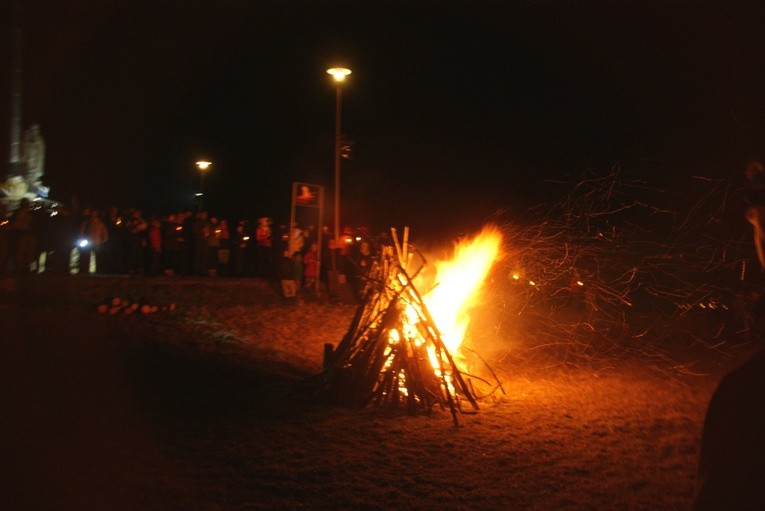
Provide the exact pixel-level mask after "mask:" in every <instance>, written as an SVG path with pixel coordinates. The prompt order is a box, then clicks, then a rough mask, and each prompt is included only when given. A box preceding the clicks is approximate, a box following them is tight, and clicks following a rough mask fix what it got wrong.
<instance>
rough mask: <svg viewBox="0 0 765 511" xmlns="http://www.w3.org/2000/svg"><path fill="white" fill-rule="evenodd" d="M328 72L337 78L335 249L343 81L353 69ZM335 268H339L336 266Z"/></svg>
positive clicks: (338, 230) (338, 224) (338, 69)
mask: <svg viewBox="0 0 765 511" xmlns="http://www.w3.org/2000/svg"><path fill="white" fill-rule="evenodd" d="M327 74H330V75H332V78H334V79H335V83H336V84H337V87H336V89H335V90H336V94H335V249H338V248H340V150H341V146H342V143H343V135H342V132H341V129H340V127H341V117H342V116H341V113H342V103H343V101H342V99H343V88H342V83H343V82H344V81H345V77H346V76H348V75H349V74H351V70H350V69H347V68H344V67H333V68H331V69H327ZM332 260H333V266H334V265H336V264H337V263H336V262H334V261H335V260H336V258H333V259H332ZM333 269H337V268H336V267H334V268H333Z"/></svg>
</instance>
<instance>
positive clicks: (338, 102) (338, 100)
mask: <svg viewBox="0 0 765 511" xmlns="http://www.w3.org/2000/svg"><path fill="white" fill-rule="evenodd" d="M336 90H337V93H336V96H335V249H339V248H340V147H341V145H342V138H343V135H342V129H341V116H342V103H343V92H342V87H340V85H338V86H337V89H336Z"/></svg>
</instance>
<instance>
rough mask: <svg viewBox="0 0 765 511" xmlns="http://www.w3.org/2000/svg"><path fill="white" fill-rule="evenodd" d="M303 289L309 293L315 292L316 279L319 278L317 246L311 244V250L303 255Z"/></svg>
mask: <svg viewBox="0 0 765 511" xmlns="http://www.w3.org/2000/svg"><path fill="white" fill-rule="evenodd" d="M303 277H304V279H305V280H304V287H305V288H306V289H308V290H309V291H315V290H316V279H317V278H318V277H319V244H318V243H317V242H315V241H314V242H313V243H311V248H309V249H308V251H307V252H306V253H305V254H304V255H303Z"/></svg>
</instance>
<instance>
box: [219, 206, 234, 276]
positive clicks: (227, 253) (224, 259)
mask: <svg viewBox="0 0 765 511" xmlns="http://www.w3.org/2000/svg"><path fill="white" fill-rule="evenodd" d="M215 236H216V238H218V256H217V259H218V274H219V275H221V276H223V277H226V276H228V275H229V273H230V272H229V261H230V259H231V233H230V232H229V230H228V221H227V220H226V219H225V218H221V219H220V221H219V222H218V227H217V228H216V229H215Z"/></svg>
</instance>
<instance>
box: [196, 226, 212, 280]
mask: <svg viewBox="0 0 765 511" xmlns="http://www.w3.org/2000/svg"><path fill="white" fill-rule="evenodd" d="M192 232H193V236H194V274H195V275H198V276H203V275H207V260H208V248H207V243H208V238H209V237H210V223H209V222H208V221H207V211H200V212H199V213H197V216H196V218H195V220H194V226H193V229H192Z"/></svg>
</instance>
